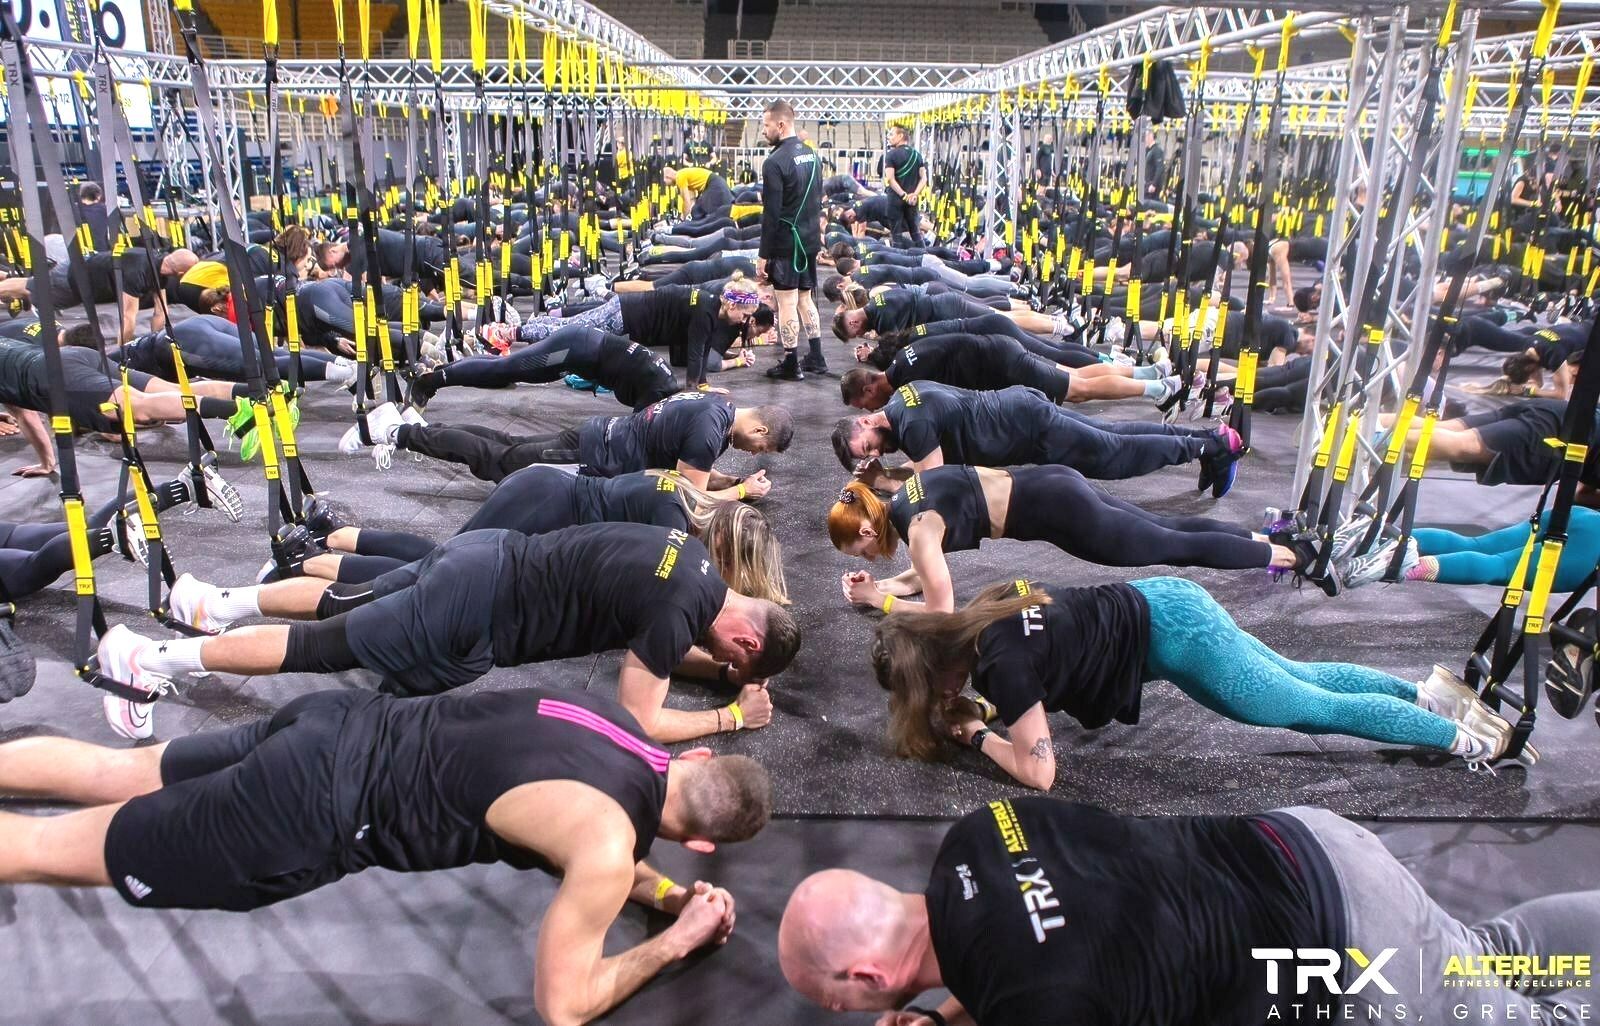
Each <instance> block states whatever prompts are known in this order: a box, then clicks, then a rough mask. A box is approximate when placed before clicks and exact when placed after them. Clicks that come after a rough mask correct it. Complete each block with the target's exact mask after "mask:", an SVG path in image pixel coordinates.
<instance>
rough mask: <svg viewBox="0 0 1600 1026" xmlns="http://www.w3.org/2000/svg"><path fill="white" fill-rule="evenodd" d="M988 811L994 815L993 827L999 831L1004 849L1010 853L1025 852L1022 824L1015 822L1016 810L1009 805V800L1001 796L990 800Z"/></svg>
mask: <svg viewBox="0 0 1600 1026" xmlns="http://www.w3.org/2000/svg"><path fill="white" fill-rule="evenodd" d="M989 812H990V814H991V815H993V816H994V825H995V829H997V830H999V831H1000V840H1001V841H1003V842H1004V843H1005V846H1006V851H1007V852H1009V853H1010V854H1012V855H1023V854H1026V853H1027V851H1028V839H1027V838H1026V837H1024V836H1023V833H1022V824H1021V823H1018V822H1017V812H1016V810H1015V809H1013V808H1012V807H1011V800H1010V799H1009V798H1003V799H1001V800H999V801H994V802H990V803H989Z"/></svg>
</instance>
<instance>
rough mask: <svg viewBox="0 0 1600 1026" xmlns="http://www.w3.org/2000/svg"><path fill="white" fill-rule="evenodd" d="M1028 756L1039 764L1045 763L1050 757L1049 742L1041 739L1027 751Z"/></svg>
mask: <svg viewBox="0 0 1600 1026" xmlns="http://www.w3.org/2000/svg"><path fill="white" fill-rule="evenodd" d="M1028 754H1029V755H1031V756H1033V757H1034V758H1035V759H1038V760H1039V761H1040V762H1043V761H1045V760H1046V759H1048V758H1049V757H1050V742H1048V741H1046V740H1045V739H1044V738H1042V737H1041V738H1040V739H1039V740H1037V741H1035V742H1034V743H1033V747H1032V748H1030V749H1028Z"/></svg>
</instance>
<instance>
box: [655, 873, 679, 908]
mask: <svg viewBox="0 0 1600 1026" xmlns="http://www.w3.org/2000/svg"><path fill="white" fill-rule="evenodd" d="M676 886H678V885H677V884H675V883H673V882H672V879H671V878H670V877H665V876H664V877H662V878H661V882H660V883H658V884H656V900H655V905H656V908H659V909H665V908H666V906H665V905H664V904H662V903H663V902H664V901H666V900H667V892H668V891H670V890H672V889H673V888H674V887H676Z"/></svg>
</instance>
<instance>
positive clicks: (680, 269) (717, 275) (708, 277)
mask: <svg viewBox="0 0 1600 1026" xmlns="http://www.w3.org/2000/svg"><path fill="white" fill-rule="evenodd" d="M735 271H738V272H740V273H741V274H743V275H744V276H745V277H746V278H750V279H752V280H753V279H754V278H755V276H756V262H755V261H754V260H751V259H750V258H748V257H734V256H715V257H712V258H711V259H709V260H691V261H689V262H688V263H686V264H679V265H678V266H677V268H676V269H674V270H673V272H672V275H671V276H672V278H673V279H674V282H673V284H674V285H677V286H683V285H704V284H705V283H707V282H712V281H721V280H722V279H724V278H732V277H733V272H735ZM668 287H669V286H666V285H657V286H656V287H655V289H654V290H653V291H655V292H660V291H661V290H662V289H664V288H668ZM636 295H639V293H628V294H626V296H625V300H624V301H626V299H631V298H632V297H633V296H636Z"/></svg>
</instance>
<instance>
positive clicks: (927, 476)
mask: <svg viewBox="0 0 1600 1026" xmlns="http://www.w3.org/2000/svg"><path fill="white" fill-rule="evenodd" d="M922 513H937V514H939V516H940V518H942V519H943V520H944V538H943V540H942V541H941V542H940V546H939V547H940V548H941V549H942V550H943V551H945V552H963V551H966V550H969V549H975V548H977V547H978V545H979V544H980V543H981V542H982V541H983V540H984V539H985V538H987V537H989V530H990V526H989V506H988V503H987V502H985V501H984V498H983V485H982V484H981V483H979V481H978V472H977V470H975V469H974V468H972V467H958V466H946V467H935V468H933V469H932V470H926V471H923V472H922V473H920V474H912V475H911V477H910V478H909V479H908V480H907V481H906V483H905V484H903V485H901V486H900V490H899V491H897V492H895V493H894V498H892V499H890V500H889V520H890V522H892V523H893V524H894V527H895V530H897V531H899V532H900V537H901V538H903V539H905V540H906V541H908V542H909V541H910V540H911V521H912V520H914V519H916V517H917V516H918V515H919V514H922Z"/></svg>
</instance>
